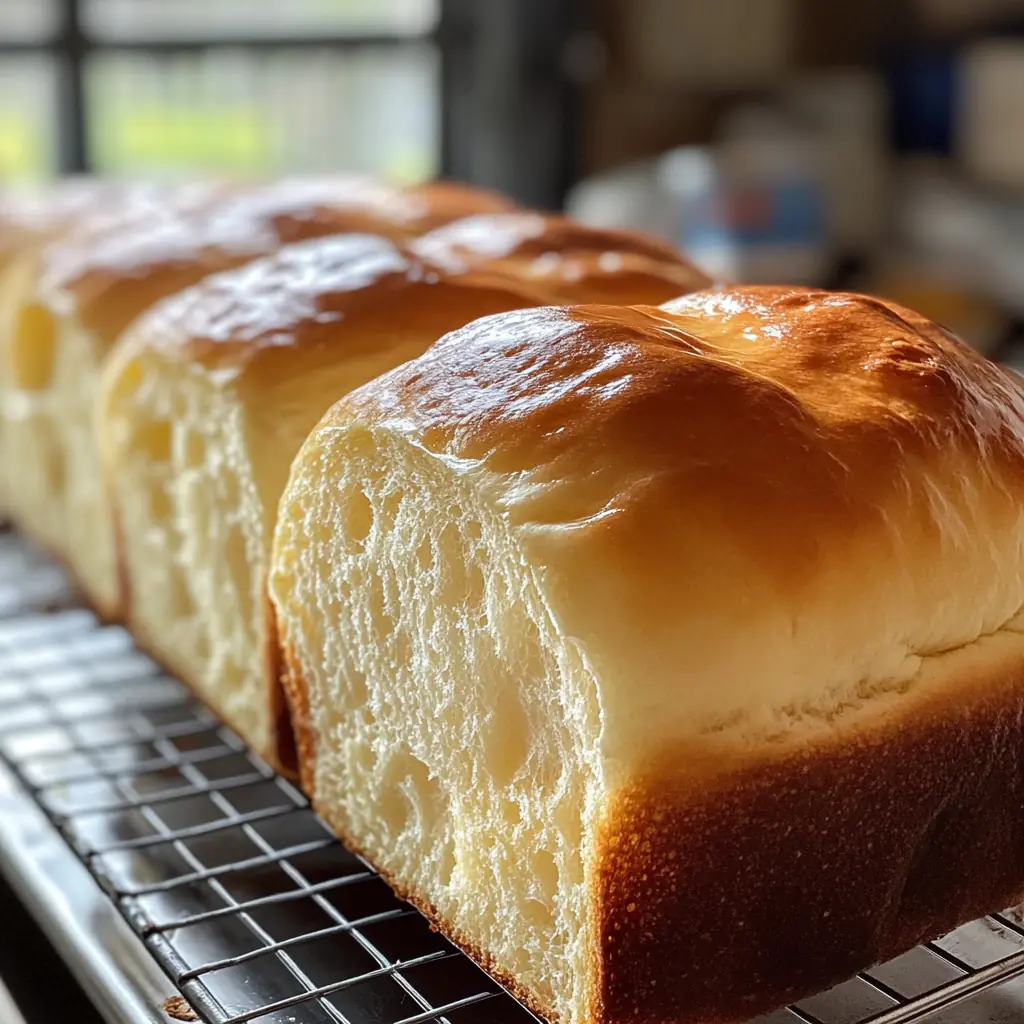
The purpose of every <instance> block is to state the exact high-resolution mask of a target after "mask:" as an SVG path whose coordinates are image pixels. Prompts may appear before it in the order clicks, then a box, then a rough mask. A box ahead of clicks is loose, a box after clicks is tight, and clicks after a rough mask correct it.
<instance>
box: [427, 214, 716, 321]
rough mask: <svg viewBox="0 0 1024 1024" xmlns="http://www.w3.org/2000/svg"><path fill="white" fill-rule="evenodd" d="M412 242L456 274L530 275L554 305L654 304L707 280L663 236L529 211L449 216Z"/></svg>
mask: <svg viewBox="0 0 1024 1024" xmlns="http://www.w3.org/2000/svg"><path fill="white" fill-rule="evenodd" d="M413 248H414V249H415V251H416V252H417V253H418V254H419V255H421V256H423V257H425V258H427V259H429V260H431V261H433V262H436V263H439V264H440V265H442V266H444V267H446V268H448V269H449V270H451V271H454V272H457V271H459V270H465V269H468V268H470V267H474V268H476V270H477V271H482V270H486V269H490V270H493V271H495V272H497V273H512V274H516V275H518V276H521V277H523V278H524V279H527V280H532V281H535V282H536V283H537V284H539V285H543V287H545V288H546V289H548V291H549V292H550V294H551V296H552V301H553V302H557V303H559V304H563V303H564V304H573V303H581V302H601V303H606V304H609V305H611V304H617V303H626V304H631V305H634V304H639V303H659V302H665V301H666V300H668V299H673V298H676V297H677V296H679V295H684V294H686V293H688V292H693V291H698V290H699V289H701V288H707V287H709V286H710V285H711V284H712V281H711V279H710V278H709V277H708V276H707V275H706V274H704V273H703V272H702V271H700V270H698V269H697V268H696V267H695V266H693V264H691V263H689V262H687V260H685V259H684V258H683V257H682V256H681V255H680V254H679V253H678V252H677V251H676V250H674V249H673V248H672V247H671V246H670V245H668V243H666V242H663V241H661V240H660V239H657V238H653V237H651V236H649V235H643V234H639V233H637V232H633V231H618V230H614V229H610V228H598V227H590V226H589V225H586V224H581V223H579V222H577V221H573V220H570V219H569V218H568V217H558V216H549V215H545V214H541V213H536V212H534V211H532V210H519V211H509V212H503V213H481V214H478V215H476V216H472V217H465V218H462V219H460V220H456V221H452V223H450V224H447V225H445V226H444V227H441V228H438V229H437V230H435V231H431V232H430V233H429V234H426V235H424V236H422V237H421V238H419V239H417V240H416V241H415V242H414V243H413Z"/></svg>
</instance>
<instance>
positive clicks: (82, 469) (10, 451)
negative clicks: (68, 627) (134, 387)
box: [3, 301, 118, 612]
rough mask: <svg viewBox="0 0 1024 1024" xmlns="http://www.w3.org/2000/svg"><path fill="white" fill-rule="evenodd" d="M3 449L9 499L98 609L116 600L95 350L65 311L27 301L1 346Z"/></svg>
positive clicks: (16, 513) (98, 357) (23, 525)
mask: <svg viewBox="0 0 1024 1024" xmlns="http://www.w3.org/2000/svg"><path fill="white" fill-rule="evenodd" d="M5 354H6V356H7V360H6V361H7V366H6V372H5V374H4V384H5V388H4V394H3V410H4V431H3V433H4V451H5V455H6V456H8V457H7V458H5V460H4V462H5V476H6V490H7V492H8V494H9V508H10V511H11V514H12V515H13V517H14V518H15V520H16V521H17V523H18V524H19V525H20V526H21V528H22V529H24V530H25V531H26V532H27V533H28V534H29V535H31V536H33V537H35V538H36V539H37V540H38V541H39V542H40V543H42V544H43V545H44V546H46V547H47V548H49V549H50V550H52V551H54V552H55V553H56V554H58V555H59V556H62V557H67V556H68V555H69V553H72V552H73V553H74V571H75V574H76V576H77V578H78V580H79V582H80V583H81V584H82V585H83V587H84V588H85V590H86V592H87V593H88V595H89V597H90V598H91V600H92V601H93V602H94V604H95V605H96V606H97V607H98V608H99V609H100V611H103V612H108V611H110V610H111V609H112V608H113V607H114V605H115V604H116V602H117V589H118V588H117V568H116V564H117V563H116V558H115V543H114V532H113V527H112V521H111V509H110V503H109V501H108V500H107V494H106V491H105V489H104V487H103V485H102V483H101V480H102V475H101V473H100V464H99V458H98V455H97V452H96V445H95V415H94V397H95V393H96V387H97V381H98V379H99V371H100V365H101V359H102V355H101V353H100V352H98V351H97V348H96V346H95V344H94V341H93V339H92V337H91V335H90V334H89V333H88V332H87V331H85V330H83V329H82V328H81V327H80V326H79V325H78V324H77V323H76V322H75V320H74V319H73V318H70V317H57V316H54V315H53V313H52V312H51V311H50V310H49V309H47V308H46V307H45V306H43V305H42V304H39V303H37V302H34V301H26V302H25V303H24V304H22V305H21V306H20V308H19V309H18V310H17V312H16V315H15V317H14V319H13V323H12V330H11V333H10V336H9V338H8V340H7V345H6V346H5Z"/></svg>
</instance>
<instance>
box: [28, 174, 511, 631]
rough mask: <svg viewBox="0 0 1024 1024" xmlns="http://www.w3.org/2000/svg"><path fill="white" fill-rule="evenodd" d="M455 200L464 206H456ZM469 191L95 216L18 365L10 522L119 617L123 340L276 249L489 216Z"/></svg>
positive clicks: (273, 196)
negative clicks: (107, 438)
mask: <svg viewBox="0 0 1024 1024" xmlns="http://www.w3.org/2000/svg"><path fill="white" fill-rule="evenodd" d="M460 197H461V199H460ZM497 202H498V201H497V200H496V199H495V198H494V197H492V196H490V195H489V194H488V193H484V194H482V197H481V199H480V202H479V203H478V202H477V199H476V194H475V193H474V192H473V190H472V189H463V190H461V191H456V190H455V189H454V188H449V189H447V190H441V191H440V192H439V205H440V210H435V209H434V207H433V206H432V199H431V195H430V193H429V192H416V191H413V192H405V191H402V190H397V189H394V188H390V187H388V186H385V185H382V184H378V183H375V182H368V181H364V180H362V179H350V178H340V179H330V178H328V179H309V180H305V179H296V180H284V181H278V182H272V183H265V184H264V183H254V184H244V185H243V184H230V185H229V184H223V183H213V184H210V185H204V184H195V185H187V186H183V187H181V188H178V189H174V190H172V191H171V192H170V194H169V195H168V196H166V197H165V198H163V199H161V200H159V201H157V202H155V203H154V204H152V205H151V207H150V208H147V209H144V210H142V211H140V210H139V209H138V208H130V209H125V210H122V211H120V212H119V213H118V214H117V215H115V216H113V217H107V216H104V217H100V218H99V219H98V220H94V221H91V222H90V223H89V224H88V225H85V226H83V227H82V228H81V229H80V230H78V231H76V232H75V233H74V234H72V235H71V236H69V237H67V238H64V239H62V240H60V241H59V242H57V243H54V244H52V245H50V246H48V247H47V248H46V250H45V251H44V253H43V257H42V260H43V266H42V270H41V273H40V275H39V281H38V287H37V289H36V292H35V294H34V295H31V296H30V297H29V298H28V299H26V301H25V302H24V303H23V305H22V307H21V310H20V312H19V314H18V329H17V330H16V331H15V332H14V336H13V339H12V351H11V356H10V359H11V361H12V362H13V363H15V364H19V365H22V366H25V367H27V368H29V372H27V373H26V374H23V375H22V377H21V378H20V379H19V381H18V382H17V384H16V386H15V387H14V388H13V389H12V395H11V399H10V401H9V403H8V406H9V407H10V408H18V407H19V406H28V407H29V408H30V409H31V415H29V416H25V417H21V418H18V419H17V420H16V422H15V423H14V424H13V425H12V431H11V448H12V450H13V452H14V457H13V458H12V465H11V467H10V473H11V477H12V480H11V483H12V488H11V490H12V499H11V512H12V514H13V516H14V518H15V520H16V522H17V523H18V524H19V525H20V526H21V527H22V528H23V529H25V530H27V531H28V532H30V533H32V534H33V535H34V536H36V537H37V538H38V539H39V540H41V541H42V542H43V543H44V544H45V545H46V546H47V547H48V548H50V549H51V550H53V551H54V552H55V553H56V554H58V555H59V556H61V557H63V559H64V560H65V561H66V562H67V563H68V564H69V565H70V566H71V567H72V569H73V570H74V571H75V574H76V575H77V576H78V578H79V582H80V583H81V584H82V586H83V588H84V589H85V592H86V594H87V596H88V597H89V598H90V600H91V602H92V604H93V605H94V606H95V607H96V608H97V609H98V610H99V611H101V612H102V613H103V614H105V615H107V616H110V617H116V616H117V615H118V614H119V597H118V585H117V574H116V562H115V545H114V536H113V532H112V529H111V525H110V523H111V520H110V509H109V506H108V504H107V501H106V496H105V494H104V493H103V489H102V487H101V486H100V478H101V474H100V469H99V462H98V457H97V453H96V446H95V442H94V434H93V406H94V402H95V392H96V381H97V378H98V374H99V372H100V369H101V367H102V365H103V362H104V360H105V358H106V354H107V352H108V351H109V349H110V348H111V346H112V345H113V344H114V342H115V341H116V340H117V338H118V336H119V335H120V334H121V332H122V331H123V330H124V329H125V328H126V327H127V326H128V325H129V324H130V323H131V322H132V320H134V319H135V318H136V317H137V316H139V315H140V314H141V313H142V312H143V311H145V310H146V309H147V308H149V307H150V306H151V305H152V304H153V303H155V302H157V301H158V300H159V299H161V298H163V297H165V296H167V295H170V294H173V293H175V292H177V291H179V290H181V289H182V288H185V287H187V286H189V285H191V284H194V283H196V282H197V281H200V280H201V279H203V278H204V277H206V276H208V275H209V274H211V273H214V272H216V271H220V270H225V269H227V268H230V267H235V266H239V265H241V264H244V263H247V262H249V261H250V260H252V259H255V258H257V257H259V256H262V255H265V254H267V253H270V252H273V251H275V250H277V249H278V248H280V247H281V245H283V244H286V243H288V242H292V241H298V240H301V239H304V238H312V237H316V236H321V235H328V234H333V233H336V232H339V231H366V230H372V231H375V232H379V233H381V234H384V235H388V236H394V237H406V236H407V235H412V234H417V233H420V232H423V231H426V230H428V229H430V228H432V227H435V226H436V225H438V224H439V223H444V221H445V219H446V218H448V217H449V216H453V215H460V214H465V213H468V212H473V211H475V210H476V209H478V208H483V209H485V210H490V209H494V208H495V204H496V203H497Z"/></svg>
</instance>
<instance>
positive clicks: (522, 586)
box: [270, 428, 602, 1022]
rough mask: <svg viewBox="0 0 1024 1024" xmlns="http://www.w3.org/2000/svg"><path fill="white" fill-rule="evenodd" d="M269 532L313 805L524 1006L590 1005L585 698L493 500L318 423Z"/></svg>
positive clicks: (594, 764)
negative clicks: (303, 704) (311, 751)
mask: <svg viewBox="0 0 1024 1024" xmlns="http://www.w3.org/2000/svg"><path fill="white" fill-rule="evenodd" d="M410 485H411V486H410ZM439 523H444V526H443V527H442V528H439V527H438V524H439ZM275 543H276V547H275V561H274V566H273V572H272V577H271V581H270V586H271V593H272V596H273V598H274V602H275V606H276V609H277V613H278V627H279V630H280V632H281V635H282V640H283V645H284V649H285V652H286V654H285V657H286V660H287V663H288V671H289V672H290V673H291V676H292V679H291V684H292V686H293V687H300V688H302V689H303V691H304V692H307V693H308V701H309V717H310V723H311V724H312V733H313V734H315V736H316V737H320V738H330V741H329V742H323V743H321V744H319V745H318V746H317V747H316V750H315V756H314V759H313V774H314V777H313V778H311V779H307V784H308V785H309V786H310V787H311V789H312V792H313V793H314V794H315V799H316V803H317V806H318V808H319V809H320V811H321V813H323V814H324V815H325V816H327V817H328V818H329V819H330V820H331V822H332V824H333V825H334V826H335V827H336V828H337V829H338V831H339V832H340V834H341V835H342V836H343V837H345V838H346V839H348V840H349V841H350V842H351V843H352V844H353V845H355V846H356V847H358V848H359V849H360V850H361V851H362V852H363V853H364V854H365V855H366V856H368V857H369V859H370V860H371V861H372V862H373V863H375V864H376V865H378V866H379V867H380V869H381V870H382V871H383V872H384V873H385V875H386V876H388V877H390V878H392V879H394V880H397V881H399V882H400V885H401V888H402V889H403V891H404V892H405V893H406V894H407V895H408V896H410V897H411V898H412V899H413V900H414V901H416V902H418V903H419V904H420V905H421V906H422V907H424V908H425V909H426V910H427V911H428V913H430V914H431V915H433V916H434V917H435V919H436V920H438V921H440V922H442V923H448V922H454V923H455V929H456V931H457V936H458V938H459V940H460V941H461V942H462V943H463V944H464V945H465V946H466V947H467V948H468V949H470V950H471V951H472V952H474V954H475V955H477V956H478V957H480V958H481V959H482V960H483V961H484V962H486V963H487V964H488V965H489V966H490V967H491V968H492V969H493V970H494V971H495V972H496V973H497V974H498V976H499V977H504V978H506V979H515V986H516V988H517V991H518V992H519V993H520V994H521V995H524V996H526V997H527V998H528V999H529V1001H530V1002H531V1004H532V1005H533V1006H534V1007H535V1008H536V1009H538V1010H540V1011H541V1012H543V1013H545V1014H546V1015H548V1016H549V1017H550V1018H552V1019H557V1020H561V1021H566V1022H569V1021H573V1022H578V1021H583V1020H585V1019H587V1018H586V1010H587V1007H586V1000H587V998H588V996H587V993H588V991H590V989H591V986H592V984H593V979H592V977H591V972H592V968H591V964H592V956H591V944H592V941H593V939H592V936H591V927H592V921H591V912H590V908H589V906H588V901H587V886H586V875H587V870H588V864H589V857H590V848H591V841H592V834H593V832H592V826H593V819H594V816H595V814H596V813H597V808H598V805H599V802H600V799H601V792H602V778H601V763H600V757H599V752H598V747H599V740H600V732H601V708H600V706H599V701H598V694H597V689H596V687H595V686H594V684H593V676H592V673H591V671H590V669H589V668H588V666H587V664H586V663H585V660H584V659H583V657H582V655H581V653H580V651H579V649H578V648H577V647H576V646H575V645H574V644H573V642H572V641H571V639H569V638H566V637H564V636H561V635H559V631H558V629H557V627H556V625H555V623H554V622H553V621H552V618H551V615H550V612H549V610H548V608H547V607H546V604H545V601H544V600H543V598H542V597H541V590H540V588H539V586H538V584H537V582H536V580H535V579H534V574H533V570H532V569H529V568H528V567H527V566H526V563H525V560H524V558H523V557H522V555H521V553H520V552H519V551H518V550H517V545H516V541H515V540H514V538H513V536H512V534H511V531H510V530H509V529H508V526H507V524H506V522H505V521H504V519H503V518H502V517H501V515H500V513H499V511H498V510H497V509H496V508H493V507H489V506H487V505H486V504H485V502H484V501H482V500H481V497H480V495H479V492H478V491H476V490H471V489H470V488H469V487H468V486H464V485H463V484H462V482H461V481H460V479H459V474H458V471H457V468H456V467H450V466H446V465H444V464H443V462H442V461H441V460H438V459H435V458H431V457H429V456H427V455H426V454H425V453H423V452H422V451H421V450H419V449H418V448H417V447H415V446H414V445H412V444H409V443H408V442H406V441H401V440H395V439H390V440H389V439H382V438H375V437H374V436H372V435H371V434H370V433H368V432H366V431H363V430H360V429H358V428H352V429H337V430H327V431H325V430H323V429H322V430H321V431H320V432H319V435H318V444H317V446H316V448H315V451H314V454H312V455H310V456H309V457H305V458H304V457H302V456H300V458H299V460H297V462H296V465H295V468H294V469H293V476H292V479H291V481H290V483H289V486H288V490H287V492H286V494H285V497H284V499H283V502H282V507H281V510H280V517H279V521H278V532H277V537H276V542H275ZM306 687H308V691H307V690H306V689H305V688H306ZM335 739H336V741H337V742H334V740H335ZM305 740H306V741H308V740H309V737H305ZM303 742H304V737H303V735H302V734H300V735H299V744H300V748H301V747H302V745H303ZM449 930H450V929H449Z"/></svg>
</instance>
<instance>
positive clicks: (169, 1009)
mask: <svg viewBox="0 0 1024 1024" xmlns="http://www.w3.org/2000/svg"><path fill="white" fill-rule="evenodd" d="M164 1013H166V1014H167V1016H168V1017H173V1018H174V1019H175V1020H184V1021H193V1020H199V1017H198V1016H197V1015H196V1012H195V1010H193V1009H192V1007H191V1006H189V1005H188V1003H186V1002H185V998H184V997H183V996H170V997H168V998H167V999H165V1000H164Z"/></svg>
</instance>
